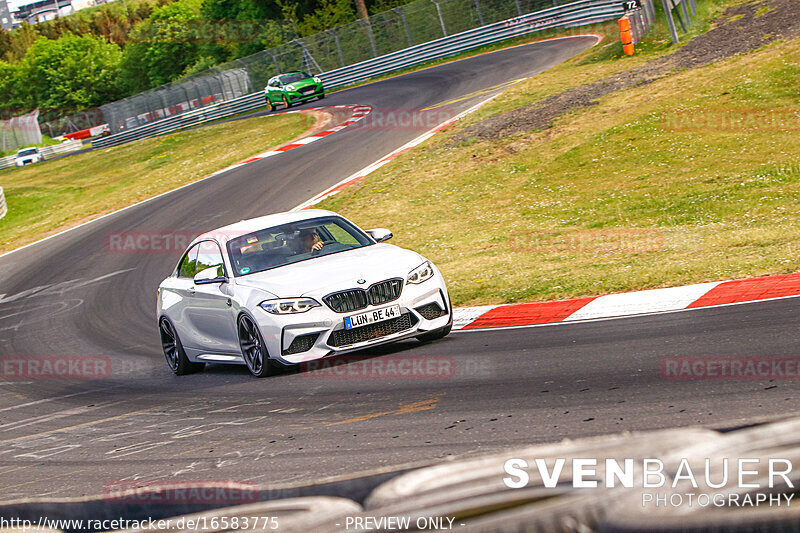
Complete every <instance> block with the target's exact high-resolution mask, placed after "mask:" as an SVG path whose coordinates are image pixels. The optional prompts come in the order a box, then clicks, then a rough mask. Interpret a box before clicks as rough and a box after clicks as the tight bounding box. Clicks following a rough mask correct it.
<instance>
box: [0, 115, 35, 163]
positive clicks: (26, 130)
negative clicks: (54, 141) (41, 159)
mask: <svg viewBox="0 0 800 533" xmlns="http://www.w3.org/2000/svg"><path fill="white" fill-rule="evenodd" d="M0 135H2V139H0V150H2V151H4V152H5V151H7V150H17V149H19V148H22V147H23V146H29V145H31V144H39V143H41V142H42V130H40V129H39V110H38V109H37V110H35V111H31V112H30V113H28V114H26V115H20V116H18V117H13V118H10V119H8V120H0Z"/></svg>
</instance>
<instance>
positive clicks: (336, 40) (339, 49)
mask: <svg viewBox="0 0 800 533" xmlns="http://www.w3.org/2000/svg"><path fill="white" fill-rule="evenodd" d="M325 33H327V34H329V35H333V42H334V43H336V51H337V52H338V53H339V63H341V64H342V66H343V67H344V66H345V64H344V55H343V54H342V45H340V44H339V36H338V35H336V30H335V29H333V30H325Z"/></svg>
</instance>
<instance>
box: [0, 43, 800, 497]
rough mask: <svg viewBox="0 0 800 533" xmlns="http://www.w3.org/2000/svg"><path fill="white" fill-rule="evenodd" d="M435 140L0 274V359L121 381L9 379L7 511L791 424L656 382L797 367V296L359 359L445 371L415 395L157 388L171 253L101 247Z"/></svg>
mask: <svg viewBox="0 0 800 533" xmlns="http://www.w3.org/2000/svg"><path fill="white" fill-rule="evenodd" d="M593 41H594V39H593V38H574V39H570V40H561V41H551V42H544V43H539V44H532V45H528V46H524V47H518V48H513V49H508V50H504V51H499V52H496V53H493V54H489V55H483V56H479V57H476V58H472V59H467V60H463V61H459V62H453V63H448V64H445V65H442V66H439V67H436V68H431V69H426V70H423V71H420V72H417V73H412V74H408V75H405V76H400V77H396V78H392V79H389V80H385V81H382V82H379V83H374V84H370V85H365V86H362V87H358V88H354V89H350V90H345V91H341V92H338V93H335V94H332V95H330V96H329V97H328V98H327V99H326V100H325V101H324V102H322V103H324V104H325V105H344V104H364V105H370V106H372V107H373V112H376V111H382V110H383V111H385V110H387V109H396V108H404V109H421V108H425V107H427V106H432V105H435V104H438V103H440V102H443V101H447V100H451V99H455V98H458V97H460V96H462V95H466V94H471V93H474V92H475V91H479V90H481V89H485V88H490V87H495V86H497V85H499V84H502V83H504V82H508V81H511V80H515V79H519V78H523V77H526V76H530V75H533V74H535V73H537V72H540V71H542V70H544V69H546V68H548V67H550V66H552V65H554V64H556V63H558V62H560V61H563V60H565V59H567V58H569V57H571V56H572V55H574V54H576V53H578V52H579V51H581V50H583V49H585V48H586V47H588V46H589V45H590V44H591V43H592V42H593ZM486 96H487V94H482V95H478V96H474V97H471V98H468V99H465V100H460V101H458V102H455V103H452V104H449V106H448V110H449V111H451V112H453V113H455V112H459V111H462V110H464V109H467V108H468V107H470V106H472V105H474V104H475V103H477V102H478V101H480V100H481V99H483V98H486ZM316 105H319V104H317V103H314V104H305V105H304V106H303V107H305V108H308V107H313V106H316ZM425 129H427V127H425V128H421V129H420V128H417V129H392V128H390V129H368V128H356V127H351V128H348V129H345V130H343V131H341V132H338V133H336V134H334V135H331V136H329V137H326V138H324V139H322V140H320V141H318V142H315V143H313V144H311V145H308V146H305V147H302V148H299V149H296V150H292V151H290V152H286V153H284V154H281V155H280V156H277V157H272V158H269V159H265V160H263V161H259V162H257V163H254V164H251V165H248V166H245V167H241V168H239V169H236V170H233V171H231V172H228V173H225V174H222V175H220V176H218V177H215V178H213V179H210V180H206V181H203V182H201V183H198V184H196V185H193V186H190V187H187V188H183V189H181V190H179V191H176V192H173V193H171V194H168V195H165V196H162V197H160V198H157V199H155V200H153V201H150V202H147V203H144V204H142V205H139V206H137V207H135V208H132V209H128V210H125V211H122V212H120V213H117V214H114V215H112V216H109V217H106V218H104V219H102V220H100V221H98V222H95V223H92V224H89V225H85V226H82V227H80V228H78V229H76V230H74V231H71V232H68V233H65V234H63V235H60V236H58V237H55V238H53V239H50V240H47V241H45V242H43V243H40V244H36V245H34V246H31V247H28V248H25V249H23V250H21V251H18V252H15V253H12V254H10V255H6V256H4V257H2V258H0V355H2V356H45V355H63V356H94V357H95V358H97V359H98V360H103V358H107V359H106V360H108V361H110V362H111V365H112V368H113V372H111V373H110V374H104V375H101V376H99V377H101V378H102V379H85V380H81V381H69V382H64V381H58V380H28V381H26V380H25V379H4V380H0V445H2V446H0V493H1V494H2V497H3V499H4V500H10V499H14V498H21V497H67V496H81V495H100V494H102V493H103V491H104V488H105V487H107V486H109V485H114V484H117V483H120V482H125V481H134V480H136V481H140V482H147V481H152V480H176V481H177V480H180V481H212V480H213V481H227V480H230V481H241V482H256V483H259V484H286V483H301V482H310V481H312V480H319V479H320V478H326V477H332V476H339V475H344V474H354V473H358V472H363V471H367V470H373V469H376V468H390V467H397V466H399V465H406V464H428V463H432V462H436V461H438V460H441V459H442V458H445V457H447V456H450V455H460V454H476V453H482V452H488V451H499V450H503V449H507V448H512V447H515V446H524V445H529V444H532V443H538V442H547V441H555V440H558V439H561V438H564V437H579V436H587V435H595V434H603V433H609V432H618V431H622V430H632V429H651V428H664V427H673V426H680V425H693V424H701V425H706V426H709V427H735V426H739V425H743V424H746V423H748V422H750V421H753V420H757V419H761V418H767V417H774V416H780V415H782V414H784V413H790V412H793V411H796V410H797V409H798V407H800V394H798V393H797V389H796V385H795V384H794V383H793V382H791V381H776V382H761V381H693V382H679V381H670V380H667V379H664V378H663V377H662V375H661V370H660V368H661V362H662V360H663V358H665V357H671V356H730V357H740V356H770V357H777V356H793V355H796V353H797V346H798V345H800V333H799V332H798V327H797V326H798V318H797V316H798V315H797V305H798V300H797V299H793V298H789V299H782V300H774V301H767V302H761V303H752V304H744V305H734V306H727V307H717V308H707V309H698V310H693V311H686V312H677V313H666V314H658V315H651V316H642V317H635V318H627V319H618V320H600V321H594V322H586V323H575V324H562V325H553V326H546V327H531V328H518V329H502V330H492V331H471V332H456V333H453V334H452V335H451V336H449V337H448V338H446V339H444V340H443V341H440V342H436V343H433V344H429V345H422V344H419V343H417V342H416V341H414V342H405V343H401V344H397V345H394V346H390V347H383V348H381V349H379V350H373V351H372V352H369V353H365V354H363V356H362V358H363V361H350V362H349V364H350V365H353V368H357V367H356V365H362V367H360V368H364V366H363V365H372V364H375V363H376V362H379V363H380V362H382V363H383V364H386V365H388V364H390V363H391V362H397V361H400V360H404V359H407V358H411V360H416V361H434V362H435V363H436V365H439V366H438V367H437V368H439V369H440V371H439V372H438V373H436V374H435V375H433V376H428V377H425V378H419V377H408V378H396V377H381V376H380V375H374V374H371V375H369V376H367V377H364V376H361V377H358V376H355V377H354V376H352V375H339V374H333V373H329V374H324V373H323V374H319V373H314V372H298V371H291V372H286V373H283V374H281V375H277V376H274V377H271V378H268V379H262V380H258V379H255V378H253V377H251V376H250V374H249V373H248V372H247V370H246V369H245V367H243V366H242V367H225V366H209V367H207V368H206V371H205V372H204V373H201V374H197V375H192V376H186V377H180V378H178V377H175V376H173V375H172V374H171V372H169V370H168V368H167V366H166V364H165V363H164V361H163V355H162V354H161V351H160V346H159V339H158V333H157V326H156V321H155V316H154V311H155V290H156V287H157V285H158V283H159V282H160V280H161V279H163V277H164V276H165V275H167V273H168V272H169V271H170V269H171V268H172V267H173V266H174V264H175V262H176V261H177V259H178V254H174V253H173V254H157V253H138V254H121V253H111V252H109V251H108V250H107V248H106V246H105V244H106V242H107V237H108V235H109V234H113V233H115V232H121V231H141V232H155V233H166V232H189V233H191V232H194V233H199V232H200V231H202V230H206V229H209V228H214V227H218V226H222V225H224V224H228V223H230V222H233V221H236V220H240V219H243V218H250V217H254V216H257V215H262V214H267V213H270V212H277V211H282V210H286V209H289V208H292V207H294V206H295V205H297V204H299V203H301V202H302V201H304V200H306V199H308V198H309V197H311V196H313V195H314V194H316V193H318V192H320V191H322V190H324V189H325V188H327V187H329V186H331V185H333V184H334V183H336V182H338V181H340V180H341V179H343V178H344V177H346V176H348V175H350V174H351V173H353V172H355V171H357V170H359V169H361V168H362V167H364V166H366V165H367V164H369V163H371V162H373V161H374V160H376V159H378V158H379V157H381V156H383V155H385V154H386V153H388V152H390V151H391V150H393V149H395V148H397V147H398V146H401V145H402V144H403V143H405V142H407V141H409V140H411V139H412V138H414V137H416V136H418V135H419V134H420V133H421V132H422V131H424V130H425ZM266 148H267V147H265V149H266ZM421 170H422V171H424V169H421ZM356 222H357V221H356ZM370 368H373V369H374V368H376V367H370ZM382 368H385V367H382ZM356 373H357V372H356ZM378 374H380V372H378ZM7 378H8V376H7Z"/></svg>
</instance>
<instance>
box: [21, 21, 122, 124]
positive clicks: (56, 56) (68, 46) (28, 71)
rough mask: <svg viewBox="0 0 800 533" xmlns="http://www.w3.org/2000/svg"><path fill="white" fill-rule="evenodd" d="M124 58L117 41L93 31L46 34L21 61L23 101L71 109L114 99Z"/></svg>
mask: <svg viewBox="0 0 800 533" xmlns="http://www.w3.org/2000/svg"><path fill="white" fill-rule="evenodd" d="M121 58H122V53H121V51H120V49H119V47H118V46H117V45H115V44H112V43H108V42H106V41H104V40H103V39H99V38H96V37H93V36H91V35H84V36H80V37H79V36H77V35H73V34H66V35H64V36H62V37H61V38H60V39H58V40H55V41H53V40H50V39H46V38H44V37H42V38H40V39H38V40H37V41H36V42H35V43H34V44H33V46H31V47H30V48H29V49H28V51H27V53H26V54H25V57H24V59H23V60H22V61H21V62H20V64H19V79H20V87H19V91H20V96H21V100H22V103H23V105H24V106H25V107H28V108H30V109H33V108H36V107H39V108H41V109H43V110H58V111H60V112H63V113H71V112H75V111H80V110H84V109H88V108H91V107H96V106H99V105H102V104H104V103H106V102H110V101H112V100H114V99H116V98H118V97H119V96H120V94H119V88H118V86H117V75H118V72H119V63H120V60H121Z"/></svg>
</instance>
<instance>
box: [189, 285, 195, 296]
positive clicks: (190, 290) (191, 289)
mask: <svg viewBox="0 0 800 533" xmlns="http://www.w3.org/2000/svg"><path fill="white" fill-rule="evenodd" d="M189 296H194V287H191V288H190V289H189Z"/></svg>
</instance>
